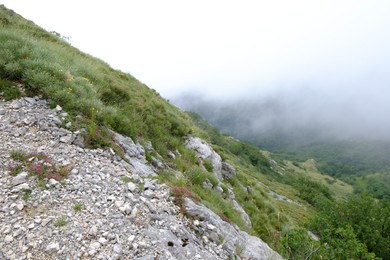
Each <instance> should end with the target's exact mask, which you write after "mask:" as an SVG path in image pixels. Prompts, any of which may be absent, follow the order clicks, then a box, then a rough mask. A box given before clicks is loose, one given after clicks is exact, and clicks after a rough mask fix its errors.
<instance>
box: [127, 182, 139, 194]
mask: <svg viewBox="0 0 390 260" xmlns="http://www.w3.org/2000/svg"><path fill="white" fill-rule="evenodd" d="M127 189H128V190H129V191H131V192H133V193H134V192H135V191H136V190H137V189H138V187H137V185H135V184H134V183H132V182H129V183H127Z"/></svg>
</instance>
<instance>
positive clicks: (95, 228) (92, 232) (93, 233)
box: [88, 226, 98, 236]
mask: <svg viewBox="0 0 390 260" xmlns="http://www.w3.org/2000/svg"><path fill="white" fill-rule="evenodd" d="M97 233H98V228H97V226H92V227H91V228H90V230H89V231H88V234H89V235H91V236H96V235H97Z"/></svg>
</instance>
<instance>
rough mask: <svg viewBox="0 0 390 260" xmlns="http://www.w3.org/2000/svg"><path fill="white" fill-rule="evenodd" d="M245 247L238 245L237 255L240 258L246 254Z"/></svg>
mask: <svg viewBox="0 0 390 260" xmlns="http://www.w3.org/2000/svg"><path fill="white" fill-rule="evenodd" d="M244 250H245V245H243V244H236V254H237V255H238V256H240V257H242V253H244Z"/></svg>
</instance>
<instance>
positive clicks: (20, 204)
mask: <svg viewBox="0 0 390 260" xmlns="http://www.w3.org/2000/svg"><path fill="white" fill-rule="evenodd" d="M16 208H17V209H18V210H22V209H23V208H24V205H23V203H19V204H16Z"/></svg>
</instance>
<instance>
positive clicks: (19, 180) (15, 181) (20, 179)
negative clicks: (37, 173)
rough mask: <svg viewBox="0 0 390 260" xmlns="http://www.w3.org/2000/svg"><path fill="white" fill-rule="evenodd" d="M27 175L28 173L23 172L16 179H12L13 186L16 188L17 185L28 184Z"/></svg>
mask: <svg viewBox="0 0 390 260" xmlns="http://www.w3.org/2000/svg"><path fill="white" fill-rule="evenodd" d="M27 175H28V173H27V172H21V173H19V174H18V175H17V176H15V177H13V178H12V185H13V186H16V185H19V184H21V183H25V182H26V178H27Z"/></svg>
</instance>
